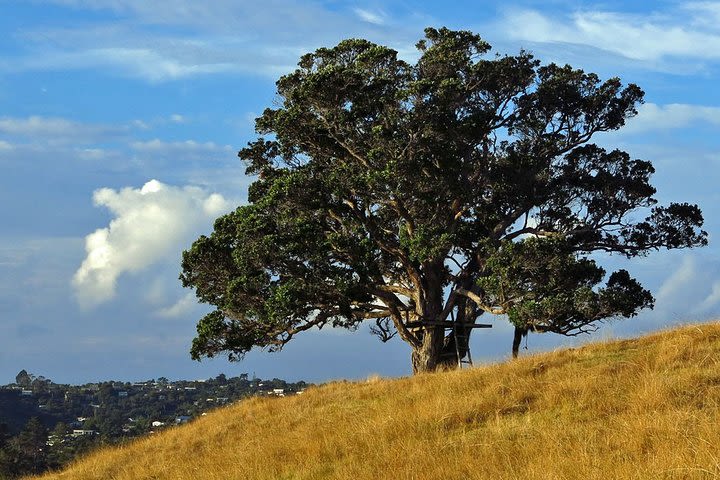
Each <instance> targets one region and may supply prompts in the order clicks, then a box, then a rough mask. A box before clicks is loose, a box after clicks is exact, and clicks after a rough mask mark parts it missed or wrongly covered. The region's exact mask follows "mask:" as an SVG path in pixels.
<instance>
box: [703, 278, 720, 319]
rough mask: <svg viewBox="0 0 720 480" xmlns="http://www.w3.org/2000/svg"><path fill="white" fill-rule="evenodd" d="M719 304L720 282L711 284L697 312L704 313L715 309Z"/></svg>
mask: <svg viewBox="0 0 720 480" xmlns="http://www.w3.org/2000/svg"><path fill="white" fill-rule="evenodd" d="M719 304H720V281H717V282H715V283H713V286H712V290H711V291H710V294H708V296H707V297H705V299H703V301H702V303H700V305H699V306H698V310H699V311H702V312H706V311H708V310H711V309H713V308H715V307H717V306H718V305H719Z"/></svg>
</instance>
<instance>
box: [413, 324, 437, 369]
mask: <svg viewBox="0 0 720 480" xmlns="http://www.w3.org/2000/svg"><path fill="white" fill-rule="evenodd" d="M422 340H423V341H422V345H421V346H420V347H419V348H414V349H413V351H412V354H411V361H412V368H413V374H417V373H424V372H434V371H435V370H437V369H438V368H440V367H442V366H443V352H444V349H443V342H444V340H445V329H444V328H443V327H425V328H424V332H423V339H422Z"/></svg>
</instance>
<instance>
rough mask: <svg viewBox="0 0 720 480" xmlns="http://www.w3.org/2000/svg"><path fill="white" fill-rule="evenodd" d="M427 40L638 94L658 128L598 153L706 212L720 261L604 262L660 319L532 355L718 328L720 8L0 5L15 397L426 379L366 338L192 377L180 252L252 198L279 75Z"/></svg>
mask: <svg viewBox="0 0 720 480" xmlns="http://www.w3.org/2000/svg"><path fill="white" fill-rule="evenodd" d="M427 26H434V27H441V26H447V27H449V28H453V29H466V30H472V31H474V32H476V33H479V34H480V35H482V36H483V38H484V39H485V40H486V41H488V42H489V43H490V44H491V45H493V48H494V51H495V52H499V53H502V54H505V53H507V54H515V53H517V52H519V51H520V49H525V50H527V51H530V52H532V53H533V54H534V55H535V56H536V57H537V58H539V59H540V60H541V61H542V62H543V63H549V62H556V63H561V64H565V63H569V64H571V65H573V66H574V67H576V68H583V69H585V70H586V71H593V72H596V73H598V74H599V75H600V76H601V78H609V77H614V76H618V77H620V78H621V79H622V81H623V82H625V83H637V84H638V85H640V86H641V87H642V88H643V89H644V90H645V92H646V96H645V100H646V103H645V104H644V105H642V106H641V108H640V109H639V115H638V116H637V117H636V118H634V119H632V120H631V121H629V122H628V124H627V126H626V127H625V128H624V129H622V130H621V131H619V132H613V133H610V134H603V135H602V136H599V137H597V138H596V139H595V141H596V142H597V143H599V144H600V145H602V146H605V147H610V148H616V147H617V148H621V149H623V150H626V151H627V152H629V153H630V154H631V155H632V156H633V157H635V158H642V159H645V160H650V161H652V162H653V164H654V165H655V167H656V169H657V173H656V175H655V177H654V184H655V186H656V187H657V188H658V195H657V198H658V199H659V200H660V201H661V203H667V202H671V201H680V202H690V203H697V204H698V205H699V206H700V207H701V208H702V210H703V213H704V215H705V219H706V224H705V229H706V230H707V231H708V233H709V240H710V246H708V247H707V248H704V249H695V250H682V251H671V252H657V253H653V254H651V255H650V256H648V257H647V258H643V259H636V260H633V261H630V262H627V261H624V260H622V259H620V258H617V257H601V258H600V262H601V263H602V264H603V265H604V266H606V268H607V269H608V270H611V269H613V268H627V269H628V270H630V271H631V273H633V274H634V275H635V276H637V277H638V278H639V279H640V280H641V281H642V283H643V284H644V285H645V286H646V287H647V288H649V289H651V291H652V292H653V293H654V294H655V296H656V307H655V309H654V310H653V311H647V312H643V313H642V314H640V315H639V316H638V317H636V318H633V319H629V320H622V321H617V322H611V323H609V324H607V325H605V326H603V327H602V328H601V329H600V330H599V331H598V332H596V333H594V334H593V335H592V336H584V337H580V338H566V337H560V336H554V335H551V334H544V335H530V337H529V338H528V343H527V347H528V350H527V351H525V350H523V351H522V353H521V354H527V353H528V352H529V353H533V352H538V351H542V350H548V349H554V348H562V347H565V346H569V345H576V344H578V343H582V342H587V341H591V340H605V339H612V338H619V337H626V336H632V335H638V334H642V333H646V332H651V331H654V330H657V329H662V328H667V327H670V326H674V325H679V324H682V323H689V322H699V321H707V320H709V319H714V318H718V317H720V244H719V243H717V239H718V233H719V232H720V220H719V219H720V211H718V210H719V209H718V205H719V204H720V201H719V200H720V198H719V197H720V195H719V193H718V192H720V190H719V189H718V188H717V184H718V181H720V135H718V133H719V131H720V94H719V93H718V88H717V87H718V80H719V79H720V75H719V73H720V2H714V1H691V2H682V1H656V2H644V1H637V2H632V1H631V2H628V1H615V0H607V1H601V2H589V1H563V0H554V1H553V0H544V1H531V0H527V1H520V0H515V1H513V0H510V1H507V0H506V1H492V0H490V1H483V2H480V1H476V2H470V1H458V2H434V1H423V0H420V1H413V2H409V1H405V0H388V1H382V2H381V1H365V0H357V1H344V0H325V1H300V0H265V1H263V2H257V1H251V0H241V1H238V0H212V1H208V2H198V1H196V0H166V1H163V2H147V1H146V0H50V1H40V0H36V1H32V0H25V1H21V0H0V30H1V31H2V32H3V33H2V35H1V36H0V384H4V383H10V382H13V381H14V379H15V375H16V374H17V373H18V372H19V371H20V370H21V369H26V370H27V371H28V372H31V373H33V374H35V375H43V376H45V377H47V378H50V379H52V380H53V381H55V382H58V383H82V382H90V381H98V380H107V379H115V380H126V381H131V380H145V379H150V378H158V377H161V376H164V377H167V378H170V379H200V378H209V377H211V376H216V375H217V374H219V373H221V372H224V373H225V374H227V375H230V376H235V375H239V374H240V373H249V374H255V375H257V376H258V377H260V378H274V377H277V378H284V379H287V380H306V381H312V382H323V381H326V380H330V379H340V378H348V379H361V378H365V377H368V376H370V375H374V374H379V375H381V376H401V375H408V374H410V372H411V369H410V361H409V348H408V347H407V346H405V345H404V344H403V343H402V342H401V341H399V340H397V339H395V340H393V341H391V342H389V343H387V344H382V343H380V342H379V341H378V340H377V339H376V338H375V337H373V336H372V335H370V334H369V332H368V331H367V329H366V328H361V329H360V330H359V331H357V332H346V331H343V330H333V329H331V328H325V329H323V330H321V331H311V332H306V333H304V334H302V335H299V336H298V337H297V338H296V339H294V340H293V342H291V343H290V344H289V345H287V346H286V348H285V349H284V350H283V351H282V352H280V353H268V352H262V351H258V352H255V351H253V352H251V353H250V354H249V355H247V356H246V358H245V360H243V361H242V362H240V363H229V362H228V361H227V360H226V359H224V358H216V359H212V360H209V361H208V360H205V361H203V362H201V363H198V362H194V361H192V360H191V359H190V357H189V353H188V351H189V347H190V342H191V340H192V338H193V337H194V333H195V325H196V322H197V320H198V319H199V318H200V317H201V316H202V315H203V314H204V313H205V312H207V311H208V308H207V307H206V306H203V305H198V304H197V303H196V302H195V299H194V295H193V293H192V291H189V290H184V289H183V288H182V286H181V285H180V282H179V281H178V275H179V273H180V255H181V252H182V251H183V250H184V249H186V248H189V246H190V245H191V244H192V241H193V240H194V239H195V238H197V237H198V236H199V235H201V234H208V233H209V232H211V231H212V223H213V220H214V219H215V218H217V217H218V216H219V215H222V214H223V213H225V212H228V211H230V210H232V209H234V208H235V207H236V206H237V205H240V204H242V203H243V202H245V201H246V192H247V187H248V185H249V184H250V182H251V181H252V179H251V178H248V177H246V176H245V175H244V166H243V165H242V164H241V162H240V161H239V160H238V159H237V156H236V155H237V151H238V150H239V149H240V148H242V147H243V146H245V144H246V143H247V142H249V141H251V140H253V139H254V138H255V134H254V123H253V120H254V118H255V117H256V116H258V115H259V113H261V112H262V111H263V109H264V108H266V107H269V106H272V105H273V102H274V101H276V96H275V81H276V80H277V78H278V77H279V76H280V75H283V74H285V73H288V72H291V71H292V70H293V68H294V66H295V65H296V63H297V61H298V59H299V57H300V56H301V55H302V54H304V53H307V52H310V51H313V50H315V49H316V48H319V47H323V46H333V45H335V44H336V43H337V42H339V41H340V40H342V39H345V38H350V37H358V38H367V39H369V40H371V41H373V42H376V43H379V44H383V45H388V46H390V47H392V48H394V49H396V50H397V51H398V52H399V53H400V56H401V57H402V58H404V59H406V60H408V61H413V60H414V59H416V58H417V54H416V51H415V49H414V45H415V43H416V42H417V40H418V39H420V38H421V37H422V31H423V29H424V28H425V27H427ZM492 323H493V324H494V327H493V328H492V329H488V330H480V331H478V332H476V334H475V335H474V337H473V340H472V354H473V359H474V360H475V362H476V363H479V362H495V361H502V360H504V359H507V358H508V356H509V353H510V345H511V341H512V333H511V329H510V326H509V324H508V323H507V321H505V320H504V319H502V318H497V319H494V320H493V322H492Z"/></svg>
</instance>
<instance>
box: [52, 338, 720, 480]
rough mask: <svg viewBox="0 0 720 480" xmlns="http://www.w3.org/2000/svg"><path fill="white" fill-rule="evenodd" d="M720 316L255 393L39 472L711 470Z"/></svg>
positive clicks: (420, 475) (622, 474)
mask: <svg viewBox="0 0 720 480" xmlns="http://www.w3.org/2000/svg"><path fill="white" fill-rule="evenodd" d="M719 449H720V324H703V325H698V326H692V327H686V328H682V329H679V330H674V331H668V332H664V333H660V334H655V335H652V336H648V337H644V338H640V339H635V340H623V341H615V342H608V343H598V344H592V345H588V346H586V347H583V348H579V349H569V350H562V351H557V352H553V353H548V354H540V355H534V356H530V357H526V358H521V359H519V360H517V361H512V362H508V363H504V364H498V365H491V366H484V367H478V368H473V369H465V370H462V371H452V372H445V373H437V374H431V375H421V376H417V377H412V378H402V379H398V380H370V381H368V382H361V383H349V382H340V383H332V384H328V385H325V386H321V387H318V388H314V389H310V390H308V391H306V392H305V394H304V395H302V396H296V397H286V398H282V399H276V398H272V399H270V398H268V399H251V400H248V401H243V402H241V403H238V404H236V405H233V406H231V407H228V408H225V409H222V410H218V411H215V412H213V413H211V414H209V415H207V416H206V417H203V418H201V419H198V420H196V421H194V422H192V423H191V424H189V425H186V426H182V427H174V428H171V429H169V430H166V431H164V432H162V433H161V434H157V435H155V436H152V437H150V438H146V439H142V440H139V441H136V442H134V443H132V444H129V445H127V446H124V447H121V448H113V449H107V450H102V451H99V452H96V453H95V454H92V455H90V456H89V457H87V458H85V459H83V460H81V461H79V462H78V463H76V464H75V465H73V466H71V467H70V468H69V469H68V470H67V471H64V472H60V473H56V474H52V475H46V476H44V477H42V478H43V479H73V480H85V479H103V480H108V479H117V480H120V479H128V480H130V479H133V480H138V479H163V480H165V479H168V480H170V479H177V480H185V479H187V480H190V479H193V480H195V479H198V480H204V479H218V480H219V479H223V480H225V479H322V478H341V479H353V480H355V479H373V480H377V479H382V478H393V479H418V480H419V479H466V478H467V479H484V478H487V479H515V478H517V479H523V480H531V479H543V480H545V479H575V478H577V479H580V478H582V479H603V480H605V479H625V478H635V479H651V478H653V479H654V478H657V479H664V478H677V479H689V478H693V479H694V478H698V479H701V478H720V460H719V458H720V450H719Z"/></svg>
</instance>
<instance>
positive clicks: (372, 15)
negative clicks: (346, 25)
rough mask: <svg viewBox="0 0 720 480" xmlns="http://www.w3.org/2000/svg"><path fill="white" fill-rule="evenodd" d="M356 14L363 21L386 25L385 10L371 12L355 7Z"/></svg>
mask: <svg viewBox="0 0 720 480" xmlns="http://www.w3.org/2000/svg"><path fill="white" fill-rule="evenodd" d="M353 11H354V12H355V15H357V16H358V17H360V18H361V19H362V20H363V21H365V22H368V23H372V24H375V25H384V24H385V18H386V15H385V13H383V12H371V11H370V10H365V9H363V8H354V9H353Z"/></svg>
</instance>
